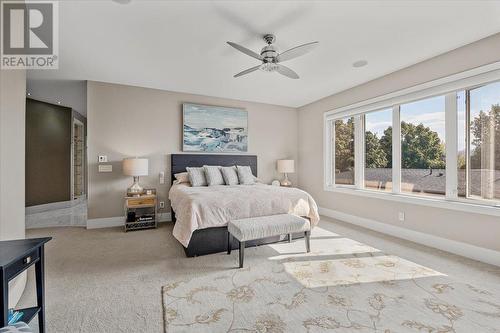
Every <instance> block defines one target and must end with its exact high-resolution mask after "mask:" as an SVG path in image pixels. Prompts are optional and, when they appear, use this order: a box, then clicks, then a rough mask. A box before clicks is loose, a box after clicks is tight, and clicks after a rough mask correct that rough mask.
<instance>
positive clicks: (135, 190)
mask: <svg viewBox="0 0 500 333" xmlns="http://www.w3.org/2000/svg"><path fill="white" fill-rule="evenodd" d="M127 193H129V194H132V195H140V194H143V193H144V188H143V187H142V186H141V185H139V177H134V183H133V184H132V186H130V187H129V188H128V189H127Z"/></svg>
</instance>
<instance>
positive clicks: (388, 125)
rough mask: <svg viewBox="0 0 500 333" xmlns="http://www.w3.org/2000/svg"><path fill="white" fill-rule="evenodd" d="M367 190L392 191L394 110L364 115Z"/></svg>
mask: <svg viewBox="0 0 500 333" xmlns="http://www.w3.org/2000/svg"><path fill="white" fill-rule="evenodd" d="M364 124H365V188H366V189H372V190H382V191H392V109H385V110H381V111H376V112H370V113H367V114H365V115H364Z"/></svg>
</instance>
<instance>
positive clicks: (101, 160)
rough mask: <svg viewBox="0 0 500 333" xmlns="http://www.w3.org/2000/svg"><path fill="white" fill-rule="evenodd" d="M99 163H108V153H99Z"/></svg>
mask: <svg viewBox="0 0 500 333" xmlns="http://www.w3.org/2000/svg"><path fill="white" fill-rule="evenodd" d="M99 163H108V157H107V156H106V155H99Z"/></svg>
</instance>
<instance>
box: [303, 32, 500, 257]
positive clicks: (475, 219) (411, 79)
mask: <svg viewBox="0 0 500 333" xmlns="http://www.w3.org/2000/svg"><path fill="white" fill-rule="evenodd" d="M496 61H500V34H496V35H493V36H491V37H488V38H486V39H483V40H480V41H478V42H476V43H473V44H469V45H467V46H464V47H462V48H459V49H456V50H454V51H451V52H449V53H446V54H443V55H441V56H438V57H435V58H433V59H430V60H428V61H424V62H422V63H419V64H416V65H414V66H411V67H408V68H406V69H403V70H400V71H398V72H395V73H392V74H389V75H386V76H384V77H381V78H379V79H376V80H373V81H370V82H368V83H365V84H363V85H360V86H358V87H355V88H352V89H349V90H346V91H343V92H341V93H338V94H335V95H332V96H329V97H327V98H324V99H322V100H320V101H317V102H315V103H312V104H309V105H307V106H304V107H301V108H300V109H299V124H300V126H299V168H298V169H299V179H300V183H299V185H300V187H302V188H303V189H305V190H306V191H308V192H310V193H311V194H312V196H313V197H314V198H315V199H316V200H317V202H318V205H319V206H320V207H324V208H328V209H333V210H338V211H341V212H343V213H347V214H352V215H356V216H360V217H364V218H368V219H372V220H376V221H379V222H383V223H387V224H392V225H397V226H399V227H406V228H409V229H413V230H417V231H421V232H424V233H429V234H433V235H436V236H440V237H443V238H448V239H452V240H457V241H461V242H466V243H470V244H473V245H477V246H480V247H485V248H489V249H493V250H497V251H500V241H499V238H498V235H500V221H499V218H498V217H492V216H485V215H478V214H472V213H464V212H457V211H451V210H447V209H439V208H426V207H423V206H416V205H411V204H401V203H396V202H393V201H387V200H381V199H372V198H364V197H359V196H353V195H349V194H339V193H332V192H326V191H324V190H323V131H322V130H319V129H322V128H323V113H324V112H325V111H330V110H332V109H336V108H339V107H342V106H346V105H350V104H353V103H356V102H360V101H363V100H367V99H370V98H373V97H376V96H380V95H384V94H387V93H390V92H394V91H397V90H401V89H404V88H408V87H411V86H414V85H417V84H420V83H423V82H427V81H431V80H434V79H437V78H440V77H444V76H448V75H451V74H455V73H458V72H461V71H464V70H467V69H471V68H474V67H478V66H481V65H485V64H489V63H493V62H496ZM400 211H404V212H405V213H406V221H405V222H403V223H402V222H399V221H398V212H400Z"/></svg>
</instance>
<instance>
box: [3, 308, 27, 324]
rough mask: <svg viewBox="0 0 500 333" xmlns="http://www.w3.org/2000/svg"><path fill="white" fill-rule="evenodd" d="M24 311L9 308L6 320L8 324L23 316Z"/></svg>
mask: <svg viewBox="0 0 500 333" xmlns="http://www.w3.org/2000/svg"><path fill="white" fill-rule="evenodd" d="M23 315H24V313H23V312H22V311H17V310H14V309H9V316H8V320H7V324H8V325H13V324H15V323H17V322H18V321H19V320H21V318H22V317H23Z"/></svg>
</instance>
